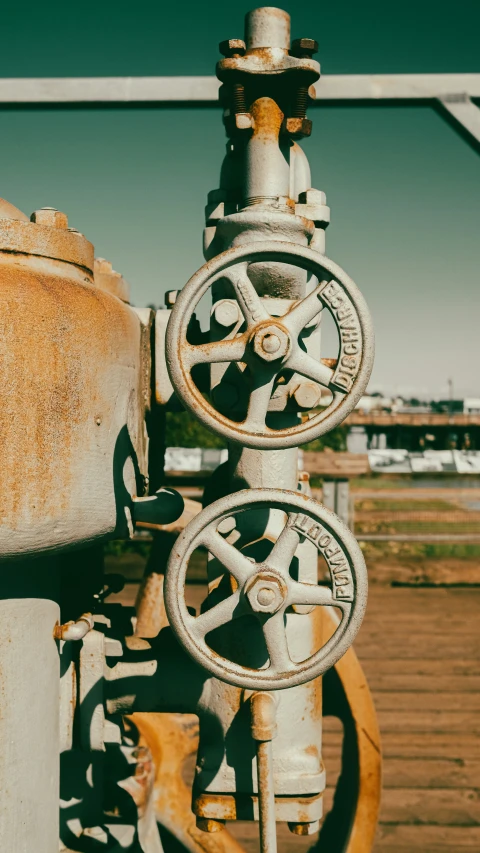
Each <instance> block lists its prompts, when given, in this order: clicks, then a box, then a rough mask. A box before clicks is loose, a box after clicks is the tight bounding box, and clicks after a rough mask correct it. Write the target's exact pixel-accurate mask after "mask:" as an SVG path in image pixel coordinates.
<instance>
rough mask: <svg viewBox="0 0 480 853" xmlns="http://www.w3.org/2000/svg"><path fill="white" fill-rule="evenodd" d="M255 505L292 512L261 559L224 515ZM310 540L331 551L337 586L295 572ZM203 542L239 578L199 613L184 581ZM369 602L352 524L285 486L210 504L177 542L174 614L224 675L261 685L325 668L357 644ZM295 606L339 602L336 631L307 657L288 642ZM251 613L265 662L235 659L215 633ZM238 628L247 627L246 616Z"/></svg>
mask: <svg viewBox="0 0 480 853" xmlns="http://www.w3.org/2000/svg"><path fill="white" fill-rule="evenodd" d="M252 509H253V510H255V511H256V512H261V511H262V510H263V511H265V510H267V511H268V512H269V511H270V510H280V511H282V512H283V513H285V515H286V523H284V527H283V530H282V531H281V533H280V535H279V536H278V538H277V540H276V542H275V543H274V544H273V547H272V548H271V550H270V553H269V554H268V555H267V556H266V557H265V559H263V560H262V562H256V561H254V560H252V559H251V558H250V557H248V556H246V555H245V554H244V553H242V551H241V550H238V549H237V548H236V547H235V545H234V544H233V543H232V542H231V541H228V538H225V536H224V535H223V534H222V532H221V531H222V529H229V530H230V531H231V529H232V526H231V522H229V523H228V524H225V519H231V518H232V516H233V517H235V514H236V513H240V514H241V513H245V512H246V511H248V510H252ZM222 522H224V524H223V525H222ZM227 536H228V534H227ZM305 540H308V541H309V542H311V543H313V544H314V545H315V546H316V548H317V550H318V553H319V554H320V556H321V557H323V558H324V560H325V563H326V566H327V568H328V572H329V575H330V586H324V585H318V584H312V583H308V584H307V583H302V582H300V581H298V580H296V579H295V577H294V574H295V570H294V561H295V555H296V553H297V549H298V548H299V546H300V545H301V543H302V542H304V541H305ZM199 546H204V547H205V548H206V549H207V550H208V551H209V552H210V553H211V554H212V555H213V556H214V557H215V558H216V559H217V560H218V562H219V564H220V567H221V568H222V569H223V572H226V573H228V575H229V577H231V578H232V580H231V585H230V587H229V591H228V592H229V594H227V595H226V597H225V598H221V599H220V600H219V601H218V602H217V603H214V604H213V605H212V606H210V607H209V609H206V610H204V612H202V613H201V614H200V615H199V616H192V615H191V614H190V612H189V611H188V609H187V606H186V604H185V590H184V587H185V577H186V572H187V568H188V562H189V558H190V556H191V555H192V553H193V551H194V549H195V548H198V547H199ZM214 600H215V599H214ZM366 601H367V572H366V568H365V562H364V559H363V555H362V552H361V550H360V547H359V545H358V544H357V542H356V540H355V539H354V537H353V536H352V534H351V533H350V531H349V530H348V528H347V527H346V526H345V525H344V524H343V522H341V521H340V519H339V518H338V517H337V516H335V515H334V514H333V513H332V512H330V511H329V510H327V509H325V507H323V506H321V505H320V504H318V503H316V501H314V500H313V499H312V498H308V497H306V496H305V495H302V494H300V493H299V492H288V491H284V490H281V489H251V490H245V491H242V492H238V493H237V494H234V495H231V496H228V497H225V498H221V499H220V500H218V501H216V502H215V503H213V504H211V505H210V506H209V507H208V508H207V509H205V510H203V511H202V512H201V513H200V514H199V515H198V516H197V517H196V518H195V519H194V520H193V521H192V522H190V524H189V525H188V526H187V527H186V529H185V530H184V532H183V534H182V535H181V537H180V538H179V540H178V542H177V543H176V546H175V548H174V550H173V551H172V554H171V556H170V560H169V564H168V568H167V573H166V580H165V604H166V608H167V613H168V617H169V620H170V624H171V626H172V628H173V630H174V631H175V633H176V635H177V637H178V639H179V640H180V642H181V643H182V645H183V646H184V648H185V649H186V650H187V651H188V652H189V654H190V655H191V656H192V657H193V658H194V659H195V660H196V661H197V662H198V663H199V664H201V665H202V666H204V667H205V669H207V670H208V671H209V672H211V673H213V675H215V676H217V677H218V678H220V679H221V680H223V681H226V682H228V683H230V684H233V685H236V686H237V687H243V688H249V689H254V690H255V689H257V690H280V689H282V688H286V687H293V686H294V685H297V684H304V683H305V682H307V681H310V680H311V679H313V678H316V677H317V676H319V675H322V673H324V672H326V670H327V669H329V668H330V667H331V666H333V665H334V664H335V663H336V661H337V660H339V658H340V657H341V656H342V655H343V654H344V652H345V651H346V650H347V648H348V647H349V646H350V645H351V644H352V642H353V640H354V638H355V636H356V634H357V631H358V630H359V628H360V625H361V622H362V618H363V614H364V611H365V607H366ZM295 605H313V606H315V605H318V606H334V607H337V608H338V609H339V610H340V613H341V620H340V624H339V626H338V628H337V630H336V631H335V633H334V635H333V636H332V637H331V638H330V639H329V640H328V642H327V643H326V644H325V645H324V646H323V647H322V648H320V649H318V650H317V651H316V652H315V653H314V654H312V655H311V656H310V657H309V658H307V659H306V660H293V659H292V656H291V654H290V651H289V648H288V644H287V638H286V631H285V619H286V614H287V612H292V608H293V606H295ZM207 607H208V599H207ZM248 616H250V617H252V616H254V617H256V619H257V621H258V623H259V625H260V628H261V633H262V634H263V640H264V646H265V655H264V656H263V657H261V658H260V660H259V665H258V668H254V667H252V666H245V665H243V664H241V663H238V662H237V661H235V660H232V659H228V658H227V657H226V656H224V655H223V654H221V653H219V651H218V649H216V648H214V647H213V646H215V642H213V644H211V642H212V641H211V640H210V635H213V632H215V630H216V629H217V628H220V627H221V626H225V625H226V624H227V623H230V622H231V621H233V620H237V619H238V620H240V621H241V619H242V617H248ZM297 618H298V614H297ZM238 627H239V630H240V632H241V624H240V622H239V623H238ZM246 630H248V625H247V628H246ZM234 645H237V644H236V643H234ZM267 663H268V665H267Z"/></svg>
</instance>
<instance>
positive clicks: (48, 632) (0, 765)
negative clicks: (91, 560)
mask: <svg viewBox="0 0 480 853" xmlns="http://www.w3.org/2000/svg"><path fill="white" fill-rule="evenodd" d="M26 563H27V561H26ZM25 569H26V570H25ZM53 570H54V560H50V561H44V560H32V561H28V564H27V565H25V564H15V566H10V565H8V566H7V565H5V564H4V565H3V566H2V567H1V575H0V745H1V750H2V756H1V760H0V850H2V851H9V853H10V851H11V853H32V851H33V850H34V851H35V853H52V851H54V850H58V844H59V786H60V779H59V776H60V771H59V767H60V765H59V749H60V738H59V690H60V666H59V656H58V651H57V646H56V643H55V640H54V638H53V631H54V627H55V623H56V622H57V621H58V620H59V618H60V609H59V606H58V604H57V601H56V600H54V599H55V597H56V596H55V595H53V596H52V597H48V594H47V593H43V594H42V593H41V591H40V590H39V589H38V585H37V583H36V582H34V583H30V581H31V580H32V576H33V574H34V573H38V577H39V579H40V578H41V577H42V575H43V577H45V573H47V574H46V584H48V583H49V582H50V581H51V575H52V573H53ZM48 573H50V574H48ZM13 587H14V588H13ZM35 587H37V588H35ZM29 595H31V596H32V597H27V596H29Z"/></svg>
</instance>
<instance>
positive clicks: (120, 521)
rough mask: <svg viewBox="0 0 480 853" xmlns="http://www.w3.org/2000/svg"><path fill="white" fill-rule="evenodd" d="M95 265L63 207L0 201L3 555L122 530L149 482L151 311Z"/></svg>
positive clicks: (45, 548)
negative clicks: (27, 209) (25, 208)
mask: <svg viewBox="0 0 480 853" xmlns="http://www.w3.org/2000/svg"><path fill="white" fill-rule="evenodd" d="M93 270H94V257H93V246H92V244H91V243H89V241H88V240H87V239H86V238H85V237H84V236H83V235H82V234H80V233H78V232H77V231H76V230H75V229H70V228H69V227H68V222H67V217H66V216H65V214H63V213H60V212H59V211H56V210H53V209H52V208H44V209H42V210H38V211H36V212H35V213H33V214H32V216H31V219H30V220H29V219H28V217H26V216H25V214H23V213H21V212H20V211H18V210H17V209H16V208H14V207H12V205H10V204H8V203H7V202H0V459H1V467H0V559H5V558H11V557H15V556H17V555H21V556H22V557H25V556H27V555H28V554H32V555H33V554H37V553H44V552H48V551H49V550H51V549H59V548H67V547H71V546H75V545H77V546H80V545H84V544H86V543H89V542H93V541H98V540H102V539H108V538H111V537H123V536H128V534H129V530H131V521H130V518H131V516H130V508H131V498H132V496H134V495H142V494H144V493H145V490H146V486H147V482H148V479H147V449H148V448H147V443H148V439H147V433H146V428H145V416H146V412H147V410H148V407H149V400H150V353H149V347H150V331H149V324H150V322H151V318H150V313H151V312H149V311H148V310H139V311H136V310H135V309H133V308H131V307H130V306H129V305H128V304H126V303H125V302H124V301H122V299H121V298H118V297H117V296H116V295H114V293H112V292H108V290H106V289H104V288H103V287H101V286H100V287H99V286H96V284H95V281H94V272H93ZM122 296H123V298H125V297H124V294H122Z"/></svg>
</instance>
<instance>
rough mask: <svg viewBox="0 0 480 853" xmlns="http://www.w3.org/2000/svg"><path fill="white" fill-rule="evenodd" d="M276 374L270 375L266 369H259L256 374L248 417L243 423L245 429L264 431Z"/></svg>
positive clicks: (249, 402)
mask: <svg viewBox="0 0 480 853" xmlns="http://www.w3.org/2000/svg"><path fill="white" fill-rule="evenodd" d="M275 376H276V373H274V375H273V376H268V374H266V372H265V371H258V372H257V374H256V375H255V384H254V387H253V388H252V390H251V392H250V399H249V401H248V409H247V417H246V418H245V420H244V421H243V423H242V427H243V428H244V429H246V430H251V431H252V432H262V431H263V430H264V429H265V421H266V418H267V412H268V406H269V403H270V398H271V396H272V391H273V383H274V381H275Z"/></svg>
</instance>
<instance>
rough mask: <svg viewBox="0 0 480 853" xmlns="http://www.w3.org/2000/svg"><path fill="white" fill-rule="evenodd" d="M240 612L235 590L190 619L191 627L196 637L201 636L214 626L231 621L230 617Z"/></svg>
mask: <svg viewBox="0 0 480 853" xmlns="http://www.w3.org/2000/svg"><path fill="white" fill-rule="evenodd" d="M242 612H243V609H242V607H241V605H240V592H239V591H238V590H237V591H236V592H234V593H233V595H229V596H228V598H224V599H223V601H220V602H219V603H218V604H215V605H214V606H213V607H212V608H210V610H206V611H205V612H204V613H201V614H200V616H197V617H196V618H195V619H192V623H191V625H192V629H193V631H194V633H195V634H196V635H197V636H198V637H202V638H203V637H205V635H206V634H209V633H210V631H214V630H215V628H220V627H221V626H222V625H225V624H226V623H227V622H231V620H232V619H236V618H237V616H240V615H241V613H242Z"/></svg>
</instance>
